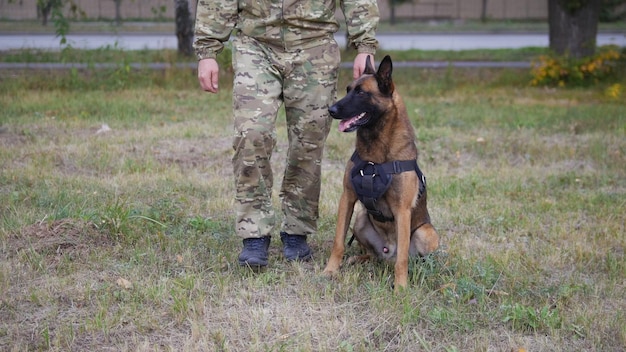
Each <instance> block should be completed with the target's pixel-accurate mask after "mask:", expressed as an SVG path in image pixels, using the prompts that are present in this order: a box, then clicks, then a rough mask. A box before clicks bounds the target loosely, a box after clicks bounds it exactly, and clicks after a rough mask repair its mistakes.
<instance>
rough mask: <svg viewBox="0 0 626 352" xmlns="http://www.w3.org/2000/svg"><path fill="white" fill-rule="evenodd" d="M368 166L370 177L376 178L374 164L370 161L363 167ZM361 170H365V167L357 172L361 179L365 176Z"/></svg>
mask: <svg viewBox="0 0 626 352" xmlns="http://www.w3.org/2000/svg"><path fill="white" fill-rule="evenodd" d="M368 165H369V166H371V167H372V174H371V176H372V178H374V177H375V176H376V164H374V163H373V162H371V161H368V162H367V165H365V166H368ZM363 170H365V167H363V168H362V169H361V170H359V173H360V174H361V177H364V176H365V174H364V173H363ZM368 176H370V175H369V174H368Z"/></svg>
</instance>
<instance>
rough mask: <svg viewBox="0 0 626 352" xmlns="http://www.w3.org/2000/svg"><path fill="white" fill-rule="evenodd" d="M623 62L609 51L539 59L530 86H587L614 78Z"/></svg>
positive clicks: (625, 58)
mask: <svg viewBox="0 0 626 352" xmlns="http://www.w3.org/2000/svg"><path fill="white" fill-rule="evenodd" d="M625 60H626V56H624V54H622V53H620V52H618V51H617V50H616V49H615V48H612V47H609V48H604V49H602V50H600V51H599V52H598V53H597V54H595V55H594V56H592V57H587V58H583V59H574V58H571V57H568V56H557V55H542V56H540V57H539V58H538V59H536V60H535V61H534V62H533V67H532V70H531V74H532V77H533V78H532V80H531V82H530V84H531V85H533V86H558V87H565V86H588V85H591V84H596V83H599V82H602V81H605V80H608V79H610V78H612V77H614V74H615V73H616V70H618V69H619V68H620V65H623V64H624V62H625Z"/></svg>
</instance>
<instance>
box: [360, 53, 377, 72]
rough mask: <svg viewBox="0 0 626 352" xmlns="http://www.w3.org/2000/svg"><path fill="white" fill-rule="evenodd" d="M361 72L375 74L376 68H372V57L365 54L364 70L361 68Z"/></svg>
mask: <svg viewBox="0 0 626 352" xmlns="http://www.w3.org/2000/svg"><path fill="white" fill-rule="evenodd" d="M363 74H370V75H373V74H376V69H375V68H374V63H373V62H372V57H371V56H370V55H367V57H366V58H365V70H363Z"/></svg>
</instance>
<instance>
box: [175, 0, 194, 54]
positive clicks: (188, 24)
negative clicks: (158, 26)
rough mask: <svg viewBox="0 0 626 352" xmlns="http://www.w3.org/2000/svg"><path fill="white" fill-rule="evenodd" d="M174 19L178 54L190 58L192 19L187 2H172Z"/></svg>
mask: <svg viewBox="0 0 626 352" xmlns="http://www.w3.org/2000/svg"><path fill="white" fill-rule="evenodd" d="M174 6H175V7H176V8H175V12H174V16H175V17H176V37H177V38H178V52H179V53H181V54H183V55H185V56H191V55H192V54H193V18H191V11H190V10H189V0H174Z"/></svg>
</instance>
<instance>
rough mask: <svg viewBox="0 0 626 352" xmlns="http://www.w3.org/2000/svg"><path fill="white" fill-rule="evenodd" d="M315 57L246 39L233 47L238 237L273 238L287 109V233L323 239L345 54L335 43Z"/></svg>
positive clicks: (283, 193)
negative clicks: (323, 203)
mask: <svg viewBox="0 0 626 352" xmlns="http://www.w3.org/2000/svg"><path fill="white" fill-rule="evenodd" d="M319 43H320V45H318V46H316V47H313V48H309V49H297V50H288V51H286V50H283V49H282V48H277V47H273V46H269V45H265V44H263V43H260V42H258V41H257V40H255V39H253V38H250V37H247V36H245V35H238V36H237V37H236V38H235V39H234V41H233V67H234V70H235V77H234V84H233V112H234V128H235V137H234V140H233V148H234V150H235V154H234V156H233V160H232V161H233V170H234V175H235V183H236V196H235V210H236V233H237V234H238V235H239V236H241V237H243V238H249V237H261V236H267V235H271V232H272V230H273V229H274V227H275V222H276V216H275V214H274V211H273V209H272V201H271V195H272V188H273V182H274V177H273V173H272V168H271V165H270V160H271V157H272V152H273V151H274V147H275V146H276V133H275V122H276V118H277V112H278V110H279V108H280V107H281V106H282V105H283V104H284V106H285V112H286V119H287V131H288V141H289V149H288V153H287V161H286V166H285V174H284V178H283V183H282V187H281V190H280V199H281V203H282V212H283V215H284V219H283V222H282V225H281V231H284V232H287V233H290V234H301V235H311V234H314V233H316V231H317V219H318V201H319V196H320V184H321V163H322V156H323V151H324V143H325V141H326V137H327V136H328V133H329V131H330V126H331V122H332V121H331V118H330V116H329V115H328V107H329V106H330V104H332V103H333V102H334V100H335V98H336V92H337V87H336V85H337V74H338V67H339V63H340V58H339V47H338V45H337V43H336V42H335V40H334V39H333V38H332V37H328V38H325V39H324V40H320V41H319Z"/></svg>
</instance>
